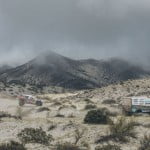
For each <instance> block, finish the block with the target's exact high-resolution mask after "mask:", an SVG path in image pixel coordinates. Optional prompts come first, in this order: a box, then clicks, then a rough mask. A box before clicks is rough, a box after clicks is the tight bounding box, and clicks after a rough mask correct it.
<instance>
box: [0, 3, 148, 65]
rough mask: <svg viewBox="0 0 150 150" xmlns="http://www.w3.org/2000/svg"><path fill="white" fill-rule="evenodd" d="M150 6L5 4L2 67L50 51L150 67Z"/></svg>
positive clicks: (0, 11) (0, 22)
mask: <svg viewBox="0 0 150 150" xmlns="http://www.w3.org/2000/svg"><path fill="white" fill-rule="evenodd" d="M149 14H150V1H149V0H61V1H60V0H13V1H12V0H0V64H4V63H7V64H9V63H11V64H17V63H24V62H26V61H28V60H30V59H31V58H33V57H35V56H36V55H38V54H40V53H41V52H43V51H45V50H52V51H55V52H57V53H60V54H62V55H65V56H68V57H71V58H74V59H81V58H82V59H83V58H95V59H107V58H110V57H122V58H124V59H128V60H130V61H133V62H135V63H139V64H140V63H142V64H144V65H147V66H148V65H149V63H150V60H149V58H150V44H149V40H150V15H149Z"/></svg>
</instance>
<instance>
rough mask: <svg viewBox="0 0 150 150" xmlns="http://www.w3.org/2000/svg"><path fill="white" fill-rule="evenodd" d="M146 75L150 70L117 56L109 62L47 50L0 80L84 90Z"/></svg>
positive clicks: (149, 73)
mask: <svg viewBox="0 0 150 150" xmlns="http://www.w3.org/2000/svg"><path fill="white" fill-rule="evenodd" d="M149 75H150V72H147V71H145V70H143V69H142V68H140V67H138V66H134V65H131V64H129V63H128V62H126V61H123V60H119V59H113V60H109V61H99V60H94V59H87V60H72V59H70V58H67V57H64V56H61V55H59V54H56V53H53V52H49V53H44V54H42V55H40V56H38V57H37V58H35V59H33V60H31V61H29V62H28V63H26V64H24V65H21V66H18V67H16V68H13V69H9V70H7V71H6V72H5V73H2V74H1V75H0V81H3V82H6V83H18V84H26V83H28V84H31V85H37V86H40V87H41V86H60V87H64V88H71V89H86V88H95V87H101V86H106V85H108V84H111V83H116V82H118V81H124V80H128V79H138V78H142V77H146V76H149Z"/></svg>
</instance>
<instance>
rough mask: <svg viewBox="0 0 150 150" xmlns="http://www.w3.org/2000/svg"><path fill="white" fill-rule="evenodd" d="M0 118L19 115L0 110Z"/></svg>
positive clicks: (16, 117) (15, 117)
mask: <svg viewBox="0 0 150 150" xmlns="http://www.w3.org/2000/svg"><path fill="white" fill-rule="evenodd" d="M1 118H14V119H21V118H20V117H19V116H15V115H11V114H9V113H7V112H4V111H0V119H1Z"/></svg>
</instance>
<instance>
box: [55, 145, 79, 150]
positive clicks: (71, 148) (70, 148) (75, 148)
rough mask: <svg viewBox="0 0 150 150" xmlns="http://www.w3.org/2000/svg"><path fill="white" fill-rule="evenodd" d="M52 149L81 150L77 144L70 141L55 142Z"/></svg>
mask: <svg viewBox="0 0 150 150" xmlns="http://www.w3.org/2000/svg"><path fill="white" fill-rule="evenodd" d="M54 150H81V149H80V148H79V147H78V146H76V145H74V144H71V143H64V144H57V145H56V146H55V148H54Z"/></svg>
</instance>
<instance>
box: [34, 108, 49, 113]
mask: <svg viewBox="0 0 150 150" xmlns="http://www.w3.org/2000/svg"><path fill="white" fill-rule="evenodd" d="M43 111H49V108H48V107H41V108H39V109H38V110H37V112H43Z"/></svg>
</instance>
